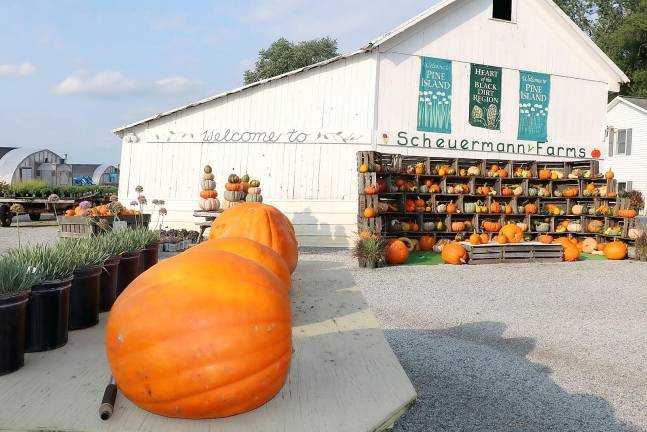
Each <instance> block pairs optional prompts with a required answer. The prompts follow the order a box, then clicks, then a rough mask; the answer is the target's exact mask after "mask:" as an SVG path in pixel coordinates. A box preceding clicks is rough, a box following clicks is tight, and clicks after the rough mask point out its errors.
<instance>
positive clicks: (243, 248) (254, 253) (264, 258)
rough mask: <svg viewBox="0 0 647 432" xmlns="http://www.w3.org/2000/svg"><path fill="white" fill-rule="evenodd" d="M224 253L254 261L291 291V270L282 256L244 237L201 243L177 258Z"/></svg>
mask: <svg viewBox="0 0 647 432" xmlns="http://www.w3.org/2000/svg"><path fill="white" fill-rule="evenodd" d="M218 251H224V252H229V253H233V254H236V255H238V256H241V257H243V258H247V259H249V260H252V261H254V262H255V263H257V264H260V265H262V266H263V267H265V268H266V269H268V270H269V271H271V272H272V273H274V274H275V275H276V276H277V277H278V278H279V279H281V281H282V282H283V283H284V284H285V287H286V289H287V290H288V291H289V290H290V287H291V286H292V279H291V277H290V270H289V269H288V266H287V264H286V263H285V260H283V258H281V255H279V254H277V253H276V252H274V251H273V250H272V249H270V248H269V247H267V246H265V245H262V244H260V243H259V242H257V241H254V240H250V239H247V238H242V237H227V238H221V239H216V240H211V241H208V242H204V243H200V244H199V245H197V246H194V247H192V248H190V249H189V250H187V251H186V252H184V253H182V254H180V255H178V256H177V257H175V258H174V259H177V258H188V259H192V258H193V257H194V256H195V254H196V253H200V254H207V255H209V254H215V253H217V252H218Z"/></svg>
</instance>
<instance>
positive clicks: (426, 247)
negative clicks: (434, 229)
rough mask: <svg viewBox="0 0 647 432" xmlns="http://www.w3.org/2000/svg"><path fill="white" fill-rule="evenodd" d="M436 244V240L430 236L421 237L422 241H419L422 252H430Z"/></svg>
mask: <svg viewBox="0 0 647 432" xmlns="http://www.w3.org/2000/svg"><path fill="white" fill-rule="evenodd" d="M435 244H436V239H435V238H433V237H431V236H428V235H424V236H422V237H420V240H418V246H419V247H420V250H421V251H430V250H432V249H433V248H434V245H435Z"/></svg>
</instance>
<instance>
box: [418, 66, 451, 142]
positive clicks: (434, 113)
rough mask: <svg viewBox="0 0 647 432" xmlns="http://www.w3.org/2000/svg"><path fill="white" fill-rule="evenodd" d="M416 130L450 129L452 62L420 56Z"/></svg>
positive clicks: (438, 130) (445, 130) (444, 130)
mask: <svg viewBox="0 0 647 432" xmlns="http://www.w3.org/2000/svg"><path fill="white" fill-rule="evenodd" d="M420 60H421V68H420V88H419V93H418V130H419V131H422V132H440V133H451V131H452V62H451V61H449V60H443V59H437V58H432V57H421V59H420Z"/></svg>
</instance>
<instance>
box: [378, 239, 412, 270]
mask: <svg viewBox="0 0 647 432" xmlns="http://www.w3.org/2000/svg"><path fill="white" fill-rule="evenodd" d="M384 255H385V258H386V262H387V264H391V265H400V264H404V263H406V262H407V260H408V259H409V248H407V245H406V244H404V242H403V241H401V240H395V241H392V242H391V243H390V244H388V245H387V247H386V251H385V254H384Z"/></svg>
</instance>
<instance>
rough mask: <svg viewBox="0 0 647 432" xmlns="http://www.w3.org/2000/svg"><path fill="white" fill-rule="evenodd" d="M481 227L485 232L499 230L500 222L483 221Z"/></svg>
mask: <svg viewBox="0 0 647 432" xmlns="http://www.w3.org/2000/svg"><path fill="white" fill-rule="evenodd" d="M483 229H484V230H485V231H487V232H499V231H500V230H501V224H500V223H499V222H492V221H485V222H483Z"/></svg>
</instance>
